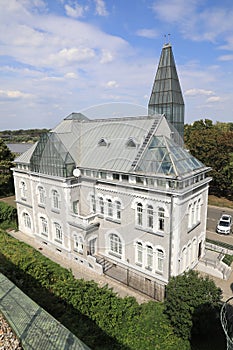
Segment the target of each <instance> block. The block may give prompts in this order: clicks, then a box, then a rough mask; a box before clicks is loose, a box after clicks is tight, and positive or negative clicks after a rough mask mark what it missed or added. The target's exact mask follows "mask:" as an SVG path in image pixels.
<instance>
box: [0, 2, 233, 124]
mask: <svg viewBox="0 0 233 350" xmlns="http://www.w3.org/2000/svg"><path fill="white" fill-rule="evenodd" d="M0 33H1V34H0V74H1V85H0V130H6V129H27V128H44V127H45V128H53V127H54V126H56V125H57V124H58V123H59V122H60V121H61V120H62V119H63V118H65V117H66V116H67V115H69V114H70V113H72V112H82V113H84V114H86V115H87V116H89V117H91V118H94V117H101V116H103V117H107V116H110V117H112V116H118V115H132V114H145V113H146V109H147V104H148V100H149V97H150V93H151V88H152V84H153V80H154V76H155V72H156V70H157V65H158V60H159V57H160V53H161V50H162V46H163V44H164V43H165V42H167V41H170V42H171V44H172V47H173V53H174V57H175V61H176V65H177V71H178V75H179V78H180V83H181V87H182V90H183V95H184V100H185V122H186V123H192V122H193V121H195V120H199V119H203V118H209V119H212V120H213V121H222V122H233V2H232V0H222V1H219V0H166V1H164V0H163V1H161V0H134V1H133V0H115V1H114V0H80V1H79V0H78V1H76V0H18V1H17V0H0ZM168 34H170V36H168Z"/></svg>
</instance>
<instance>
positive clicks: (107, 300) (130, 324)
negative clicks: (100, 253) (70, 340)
mask: <svg viewBox="0 0 233 350" xmlns="http://www.w3.org/2000/svg"><path fill="white" fill-rule="evenodd" d="M0 271H1V272H2V273H3V274H5V275H6V276H7V277H8V278H10V279H11V280H12V281H13V282H14V283H15V284H17V285H18V286H19V287H20V288H21V289H22V290H23V291H24V292H26V293H27V294H28V295H29V296H30V297H31V298H34V300H35V301H36V302H37V303H39V304H40V305H41V306H42V307H44V308H45V309H47V311H48V312H50V313H52V314H53V316H54V317H56V318H57V319H58V320H60V321H61V322H64V325H65V326H66V327H68V328H69V329H70V330H71V331H72V332H73V333H74V334H75V335H77V336H78V337H79V338H80V339H82V340H83V341H84V342H85V343H86V344H87V345H89V346H90V347H91V348H92V349H101V350H104V349H111V350H113V349H125V350H129V349H134V350H137V349H140V350H141V349H147V350H150V349H151V350H152V349H153V350H154V349H163V350H174V349H176V348H177V349H179V350H189V349H190V344H189V342H188V341H183V340H182V339H180V338H178V337H177V336H175V335H174V333H173V330H172V328H171V326H170V324H169V321H168V319H167V318H166V316H165V315H164V313H163V304H162V303H158V302H154V301H151V302H148V303H145V304H141V305H139V304H138V303H137V302H136V300H135V298H133V297H125V298H120V297H118V296H117V295H116V294H115V293H114V292H113V291H112V290H111V289H109V288H108V286H107V285H106V286H104V287H102V288H100V287H99V286H98V285H97V284H96V283H95V282H93V281H84V280H82V279H79V280H78V279H75V278H74V277H73V275H72V272H71V271H68V270H67V269H65V268H62V267H61V266H59V265H58V264H56V263H54V262H53V261H51V260H49V259H48V258H46V257H44V256H43V255H42V254H41V253H40V252H39V251H37V250H35V249H34V248H32V247H30V246H28V245H27V244H25V243H23V242H19V241H18V240H16V239H15V238H13V237H11V236H9V235H8V234H7V233H6V232H5V231H3V230H1V231H0Z"/></svg>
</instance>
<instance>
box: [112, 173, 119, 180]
mask: <svg viewBox="0 0 233 350" xmlns="http://www.w3.org/2000/svg"><path fill="white" fill-rule="evenodd" d="M112 177H113V180H119V179H120V175H119V174H116V173H114V174H112Z"/></svg>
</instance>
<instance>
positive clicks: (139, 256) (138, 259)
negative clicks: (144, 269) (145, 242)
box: [136, 242, 143, 265]
mask: <svg viewBox="0 0 233 350" xmlns="http://www.w3.org/2000/svg"><path fill="white" fill-rule="evenodd" d="M142 256H143V247H142V243H141V242H137V243H136V263H138V264H140V265H141V264H142Z"/></svg>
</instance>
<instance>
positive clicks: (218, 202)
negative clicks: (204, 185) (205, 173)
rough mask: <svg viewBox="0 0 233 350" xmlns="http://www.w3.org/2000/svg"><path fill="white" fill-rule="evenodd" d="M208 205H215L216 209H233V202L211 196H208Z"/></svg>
mask: <svg viewBox="0 0 233 350" xmlns="http://www.w3.org/2000/svg"><path fill="white" fill-rule="evenodd" d="M208 204H209V205H215V206H216V207H224V208H230V209H233V202H232V201H230V200H229V199H226V198H223V197H216V196H213V195H209V197H208Z"/></svg>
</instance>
